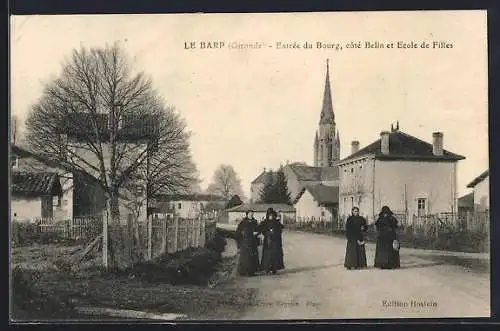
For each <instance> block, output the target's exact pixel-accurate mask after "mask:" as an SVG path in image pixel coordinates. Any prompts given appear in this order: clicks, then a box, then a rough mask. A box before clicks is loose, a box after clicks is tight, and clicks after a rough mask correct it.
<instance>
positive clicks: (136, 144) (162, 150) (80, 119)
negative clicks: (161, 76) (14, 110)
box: [26, 44, 196, 241]
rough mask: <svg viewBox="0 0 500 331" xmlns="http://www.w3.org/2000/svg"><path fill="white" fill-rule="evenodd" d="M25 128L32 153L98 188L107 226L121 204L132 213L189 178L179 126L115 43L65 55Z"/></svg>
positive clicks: (185, 185) (184, 186)
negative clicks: (148, 200) (105, 207)
mask: <svg viewBox="0 0 500 331" xmlns="http://www.w3.org/2000/svg"><path fill="white" fill-rule="evenodd" d="M26 126H27V142H28V143H29V148H30V149H31V150H32V151H33V152H35V153H38V154H40V155H43V157H44V158H45V159H46V160H48V161H49V163H50V162H53V163H55V164H57V165H58V166H59V167H61V168H63V169H66V170H68V171H71V172H72V173H78V174H80V175H83V177H84V178H86V179H87V180H89V181H90V182H92V183H94V184H96V185H97V186H99V187H100V188H101V189H102V190H103V192H104V194H105V197H106V202H107V210H108V213H109V214H110V215H111V219H112V223H113V224H115V225H116V224H119V222H120V210H119V205H120V201H121V200H122V201H123V204H125V205H128V206H130V205H133V206H134V208H133V209H137V208H136V207H137V206H138V205H141V204H143V203H144V202H145V201H146V199H147V198H148V197H152V196H154V195H155V194H156V193H157V192H165V191H166V192H175V193H177V192H185V191H188V190H189V188H190V187H191V186H192V183H193V181H195V179H196V167H195V165H194V164H193V162H192V159H191V155H190V151H189V133H188V132H187V131H186V124H185V122H184V121H183V120H182V119H181V118H180V116H179V115H178V114H177V113H176V112H175V111H174V109H173V108H171V107H167V106H166V104H165V101H164V100H163V99H162V97H161V96H160V95H159V93H158V92H157V91H156V90H155V89H154V88H153V85H152V81H151V79H150V78H148V77H147V76H146V75H145V74H144V73H142V72H139V73H135V72H133V71H132V69H131V67H130V62H129V60H128V57H127V55H126V54H125V52H124V51H123V49H122V48H121V47H120V46H119V45H118V44H114V45H112V46H108V45H107V46H106V47H103V48H91V49H88V48H83V47H82V48H81V49H79V50H73V52H72V55H71V57H70V58H69V59H67V60H66V61H65V63H63V66H62V71H61V73H60V74H59V76H58V77H56V78H55V79H53V80H51V81H50V82H48V83H47V84H46V86H45V89H44V91H43V94H42V96H41V98H40V100H39V101H38V103H36V104H35V105H34V106H33V107H32V109H31V112H30V113H29V116H28V119H27V121H26ZM110 234H111V232H110ZM110 239H111V238H110ZM113 241H114V240H113Z"/></svg>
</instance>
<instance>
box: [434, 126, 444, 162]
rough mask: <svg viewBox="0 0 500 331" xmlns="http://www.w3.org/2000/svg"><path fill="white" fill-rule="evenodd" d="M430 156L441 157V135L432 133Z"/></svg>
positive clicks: (440, 133)
mask: <svg viewBox="0 0 500 331" xmlns="http://www.w3.org/2000/svg"><path fill="white" fill-rule="evenodd" d="M432 154H434V155H436V156H441V155H443V133H442V132H433V133H432Z"/></svg>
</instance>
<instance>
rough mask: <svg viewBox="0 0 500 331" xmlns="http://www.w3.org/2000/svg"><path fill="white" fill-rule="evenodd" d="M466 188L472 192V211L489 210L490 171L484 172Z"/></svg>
mask: <svg viewBox="0 0 500 331" xmlns="http://www.w3.org/2000/svg"><path fill="white" fill-rule="evenodd" d="M467 187H469V188H472V189H473V190H474V210H475V211H478V212H484V211H488V210H489V209H490V171H489V170H485V171H484V172H483V173H482V174H480V175H479V176H477V177H476V178H474V180H473V181H471V182H470V183H469V184H468V185H467Z"/></svg>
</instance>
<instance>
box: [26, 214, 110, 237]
mask: <svg viewBox="0 0 500 331" xmlns="http://www.w3.org/2000/svg"><path fill="white" fill-rule="evenodd" d="M34 225H35V227H36V228H37V232H40V233H58V234H60V235H61V236H62V237H63V238H69V239H75V240H91V239H93V238H95V237H97V236H98V235H99V234H100V233H101V232H102V216H87V217H75V218H73V219H71V220H63V221H54V220H53V219H51V218H41V219H36V220H35V222H34Z"/></svg>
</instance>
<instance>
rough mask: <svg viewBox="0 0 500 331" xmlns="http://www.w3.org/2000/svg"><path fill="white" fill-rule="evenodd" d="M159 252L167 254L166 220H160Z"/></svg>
mask: <svg viewBox="0 0 500 331" xmlns="http://www.w3.org/2000/svg"><path fill="white" fill-rule="evenodd" d="M161 229H162V231H161V239H162V240H161V252H162V254H166V253H168V252H167V251H168V247H167V220H166V218H164V219H162V220H161Z"/></svg>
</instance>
